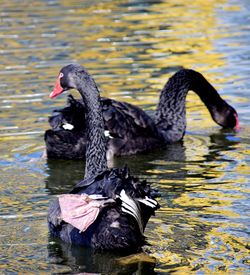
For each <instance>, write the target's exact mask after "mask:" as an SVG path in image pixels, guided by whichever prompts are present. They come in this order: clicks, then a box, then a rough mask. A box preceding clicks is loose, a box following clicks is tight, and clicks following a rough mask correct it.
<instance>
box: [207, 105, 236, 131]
mask: <svg viewBox="0 0 250 275" xmlns="http://www.w3.org/2000/svg"><path fill="white" fill-rule="evenodd" d="M212 117H213V118H214V120H215V121H216V122H217V123H218V124H219V125H221V126H222V127H223V128H231V129H233V130H235V131H238V130H240V123H239V117H238V114H237V112H236V110H235V109H234V108H233V107H232V106H230V105H228V104H227V103H225V106H223V107H221V108H219V109H216V111H214V113H213V114H212Z"/></svg>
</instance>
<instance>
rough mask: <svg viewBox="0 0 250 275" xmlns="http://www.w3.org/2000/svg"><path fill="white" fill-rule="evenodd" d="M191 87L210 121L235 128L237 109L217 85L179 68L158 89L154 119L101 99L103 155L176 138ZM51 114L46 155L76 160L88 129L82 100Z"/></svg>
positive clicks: (182, 127) (125, 152)
mask: <svg viewBox="0 0 250 275" xmlns="http://www.w3.org/2000/svg"><path fill="white" fill-rule="evenodd" d="M189 90H193V91H194V92H195V93H196V94H198V95H199V97H200V98H201V100H202V101H203V102H204V104H205V105H206V106H207V108H208V110H209V112H210V114H211V116H212V118H213V120H214V121H215V122H216V123H217V124H219V125H221V126H222V127H224V128H233V129H235V130H237V129H239V120H238V115H237V112H236V111H235V109H234V108H233V107H232V106H230V105H229V104H228V103H227V102H226V101H224V100H223V99H222V98H221V97H220V95H219V94H218V92H217V91H216V89H215V88H214V87H213V86H212V85H211V84H210V83H209V82H208V81H207V80H206V79H205V78H204V77H203V76H202V74H200V73H199V72H196V71H194V70H190V69H181V70H180V71H178V72H177V73H175V74H174V75H173V76H172V77H171V78H170V79H169V80H168V82H167V83H166V85H165V86H164V88H163V90H162V91H161V95H160V101H159V103H158V106H157V110H156V114H155V117H154V118H151V117H150V116H149V115H148V114H146V113H145V112H144V111H143V110H142V109H140V108H138V107H136V106H134V105H132V104H128V103H126V102H119V101H116V100H113V99H109V98H101V106H102V113H103V116H104V125H105V130H108V132H109V134H110V136H111V137H113V138H110V139H109V140H108V144H107V157H108V159H110V158H112V157H113V156H114V155H116V156H121V155H130V154H135V153H139V152H143V151H149V150H151V149H153V148H155V147H160V146H164V145H166V144H168V143H174V142H177V141H180V140H181V139H182V138H183V136H184V134H185V129H186V106H185V100H186V95H187V93H188V91H189ZM56 111H57V113H58V114H55V115H53V116H51V117H50V118H49V123H50V126H51V127H52V129H49V130H47V131H46V132H45V136H44V139H45V143H46V151H47V156H48V158H65V159H78V158H82V157H83V156H84V152H85V147H86V129H85V121H84V116H82V115H81V114H82V112H84V111H85V106H84V103H83V102H82V101H81V100H75V99H74V98H73V96H71V95H70V96H69V97H68V104H67V107H65V108H63V109H61V110H56Z"/></svg>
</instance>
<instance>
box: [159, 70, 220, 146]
mask: <svg viewBox="0 0 250 275" xmlns="http://www.w3.org/2000/svg"><path fill="white" fill-rule="evenodd" d="M189 90H193V91H194V92H195V93H196V94H197V95H198V96H199V97H200V99H201V100H202V101H203V103H204V104H205V105H206V106H207V108H208V110H209V112H210V114H211V115H212V118H213V119H214V120H215V121H216V122H217V123H219V122H218V119H217V116H216V114H217V113H218V112H219V110H220V108H221V106H224V105H225V103H224V100H222V99H221V97H220V96H219V94H218V92H217V91H216V90H215V88H214V87H213V86H212V85H211V84H210V83H209V82H208V81H207V80H206V79H205V78H204V77H203V76H202V74H200V73H198V72H196V71H194V70H189V69H182V70H180V71H178V72H177V73H176V74H174V75H173V76H172V77H171V78H170V79H169V80H168V82H167V83H166V85H165V86H164V88H163V90H162V91H161V95H160V101H159V103H158V106H157V110H156V115H155V123H156V125H157V127H158V129H159V130H160V131H161V133H162V135H163V138H164V139H165V141H166V142H175V141H177V140H180V139H181V138H182V137H183V135H184V134H185V129H186V104H185V102H186V96H187V93H188V91H189Z"/></svg>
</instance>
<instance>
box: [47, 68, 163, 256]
mask: <svg viewBox="0 0 250 275" xmlns="http://www.w3.org/2000/svg"><path fill="white" fill-rule="evenodd" d="M70 88H76V89H77V90H78V91H79V92H80V93H81V95H82V98H83V102H84V106H85V121H84V123H85V125H86V128H85V129H86V137H87V140H88V142H87V144H86V148H87V149H86V168H85V178H84V180H83V181H81V182H80V183H78V184H77V185H76V186H75V187H74V188H73V190H72V191H71V193H70V194H71V195H77V196H79V195H83V196H86V195H87V200H86V202H93V201H94V202H95V203H96V204H97V205H98V207H99V208H100V212H99V214H98V216H97V218H96V219H95V220H94V222H93V223H92V224H90V225H89V226H88V228H87V229H86V230H85V231H82V232H80V231H79V229H77V228H76V227H74V226H73V225H72V224H71V223H68V222H66V221H65V219H64V218H63V217H62V212H63V211H62V210H63V209H62V208H61V207H62V204H60V199H56V200H55V201H54V202H52V204H51V205H50V207H49V212H48V225H49V231H50V233H51V235H53V236H55V237H59V238H60V239H62V240H63V241H65V242H67V243H73V244H78V245H85V246H90V247H92V248H94V249H100V250H118V251H129V252H131V251H136V250H138V249H139V248H140V247H141V246H142V245H143V244H144V243H145V237H144V235H143V232H144V229H145V226H146V224H147V222H148V220H149V218H150V216H151V215H153V214H154V212H155V210H156V209H157V208H158V207H159V205H158V203H157V201H156V200H155V199H154V198H155V197H156V196H157V195H158V193H157V192H156V191H155V190H153V189H152V188H151V187H150V185H149V184H147V183H146V181H140V180H139V179H137V178H134V177H132V176H131V175H130V173H129V170H128V169H127V168H126V167H125V168H124V169H116V168H114V169H111V170H109V169H107V160H106V147H105V145H106V142H105V137H104V123H103V115H102V112H101V106H100V98H99V91H98V89H97V87H96V85H95V82H94V80H93V78H92V77H91V76H90V75H89V74H88V73H87V71H86V70H85V69H84V68H83V67H81V66H79V65H68V66H66V67H64V68H63V69H62V70H61V73H60V74H59V77H58V80H57V85H56V88H55V90H54V91H53V92H52V94H51V97H54V96H56V95H58V94H59V93H62V92H63V91H64V90H68V89H70ZM76 104H77V103H76ZM71 107H72V106H71ZM83 114H84V113H83ZM52 123H55V124H56V121H55V122H52ZM84 198H85V197H84Z"/></svg>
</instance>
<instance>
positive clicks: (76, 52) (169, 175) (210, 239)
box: [0, 0, 250, 274]
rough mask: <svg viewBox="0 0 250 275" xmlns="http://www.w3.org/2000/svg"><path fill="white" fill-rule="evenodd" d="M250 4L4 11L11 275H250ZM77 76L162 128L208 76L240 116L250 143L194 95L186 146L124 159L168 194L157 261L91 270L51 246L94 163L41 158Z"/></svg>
mask: <svg viewBox="0 0 250 275" xmlns="http://www.w3.org/2000/svg"><path fill="white" fill-rule="evenodd" d="M244 3H245V2H244V1H243V0H242V1H241V0H240V1H238V3H233V2H230V3H228V1H226V0H216V1H215V0H211V1H202V0H195V1H192V2H187V1H184V0H179V1H176V0H168V1H136V0H135V1H124V0H122V1H109V0H105V1H102V2H101V1H97V0H92V1H78V0H70V1H64V0H61V1H42V0H34V1H32V2H31V1H28V0H24V1H22V2H20V1H17V0H14V1H6V0H3V1H1V11H0V14H1V26H0V39H1V48H0V53H1V60H0V120H1V125H0V151H1V157H0V166H1V179H0V197H1V201H0V207H1V213H0V226H1V232H2V233H1V234H0V254H1V259H0V268H1V270H3V272H5V271H6V272H9V273H17V272H23V273H35V272H39V273H41V274H43V273H44V274H48V273H60V272H61V273H63V272H64V273H67V272H68V273H70V272H75V273H77V272H78V273H79V272H92V273H93V272H97V273H98V272H99V273H100V272H102V273H103V274H111V273H112V274H121V273H119V272H123V274H131V273H132V272H137V274H146V273H145V269H144V267H145V266H146V267H147V268H148V270H147V274H155V273H158V274H168V273H170V272H175V273H176V274H190V273H202V274H219V273H222V274H223V273H225V274H226V273H227V274H237V273H239V274H240V273H243V274H244V273H246V272H247V270H248V269H249V258H248V251H249V244H247V241H248V239H247V232H248V231H247V230H248V228H247V226H248V222H247V217H246V212H247V205H248V201H249V200H248V198H249V192H248V191H247V184H248V183H249V178H250V171H249V153H250V149H249V144H250V141H249V134H250V129H249V126H248V125H249V122H250V120H249V117H250V116H249V115H250V113H249V102H250V99H249V93H248V90H249V68H250V66H249V65H250V64H249V60H250V59H249V58H248V57H249V50H248V49H249V37H250V36H249V28H247V27H244V26H248V25H249V24H248V23H249V22H248V21H247V20H248V18H249V17H248V13H247V8H248V9H249V4H245V5H246V7H244ZM241 20H242V21H241ZM70 62H79V63H81V64H83V65H84V66H86V68H88V70H89V71H90V73H91V74H93V75H94V77H95V79H96V81H97V83H98V85H99V87H100V89H101V91H102V95H104V96H109V97H112V98H115V99H118V100H123V101H127V102H130V103H133V104H136V105H138V106H141V107H143V108H145V109H146V110H148V111H149V112H150V113H151V114H152V112H153V111H154V110H155V106H156V104H157V102H158V95H159V91H160V90H161V88H162V87H163V85H164V84H165V82H166V81H167V79H168V78H169V77H170V76H171V75H172V74H173V73H174V72H175V71H177V70H178V69H180V68H182V67H187V68H194V69H197V70H199V71H200V72H202V73H203V74H204V75H205V76H206V77H207V78H208V79H209V81H211V83H213V84H214V86H215V87H216V88H217V89H219V91H220V93H221V94H222V96H223V97H224V98H226V99H227V100H228V101H229V102H230V104H232V105H234V106H235V107H236V109H237V110H238V112H239V114H240V121H241V124H242V131H241V132H240V133H237V134H236V133H232V132H231V131H226V130H220V129H219V127H218V126H216V125H215V124H214V122H213V121H212V120H211V118H210V115H209V113H208V111H207V110H206V109H205V107H204V106H203V104H202V103H201V102H200V100H199V98H198V97H197V96H196V95H195V94H194V93H189V95H188V97H187V123H188V129H187V130H188V132H187V135H186V136H185V138H184V142H183V144H182V143H180V144H176V145H171V146H168V149H167V150H162V149H161V150H159V151H155V152H152V153H150V154H142V155H139V156H131V157H126V158H120V159H115V161H114V164H115V165H117V166H123V165H124V163H127V164H128V165H129V166H130V167H132V171H133V173H135V174H136V175H138V176H140V177H141V178H146V179H147V180H148V181H149V182H150V183H152V185H153V186H154V187H156V188H158V189H160V191H161V198H160V203H161V206H162V207H161V209H160V210H159V211H158V212H157V215H156V216H155V217H153V219H152V220H151V221H150V223H149V225H148V228H147V230H146V235H147V237H148V242H149V243H150V245H149V246H147V247H145V251H146V253H147V254H148V255H149V257H152V259H155V261H152V262H150V261H148V260H147V259H144V258H143V259H142V260H141V261H139V260H138V256H135V257H134V258H129V259H127V258H126V259H122V260H121V259H120V258H118V259H117V258H116V257H114V256H110V255H102V256H100V255H98V256H96V257H95V256H93V257H92V256H91V257H89V260H90V262H88V261H87V262H85V261H84V257H83V255H85V253H88V252H86V251H85V250H82V249H79V248H78V249H77V248H69V247H65V246H64V245H61V244H59V243H56V242H54V241H53V240H50V239H48V231H47V223H46V213H47V207H48V203H49V201H50V200H51V199H52V197H53V196H54V195H56V194H60V193H62V192H66V191H68V190H70V189H71V187H72V186H73V185H74V184H76V183H77V182H78V181H79V180H80V179H81V178H82V177H83V170H84V169H83V165H82V163H81V162H72V161H71V162H70V161H53V160H52V161H46V160H45V159H42V158H41V155H42V153H43V146H44V142H43V132H44V130H45V129H47V128H48V124H47V117H48V115H50V114H51V112H52V110H53V109H55V108H58V107H61V106H63V105H64V102H65V97H64V96H61V97H60V98H59V99H58V100H56V101H51V100H49V98H48V94H49V91H50V90H51V88H52V86H53V84H54V81H55V78H56V75H57V73H58V70H59V69H60V67H61V66H63V65H65V64H67V63H70ZM74 95H76V96H78V94H77V93H74ZM72 171H74V173H73V175H72ZM87 255H90V254H87ZM114 258H115V262H114ZM149 262H150V264H149ZM103 263H107V264H106V269H105V268H104V266H105V265H103ZM135 263H136V264H135ZM152 263H154V264H155V265H156V266H155V268H154V265H153V266H152V265H151V264H152ZM148 264H149V265H148ZM112 267H113V270H112ZM91 268H92V269H91ZM153 269H154V270H155V271H153ZM154 272H155V273H154Z"/></svg>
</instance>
